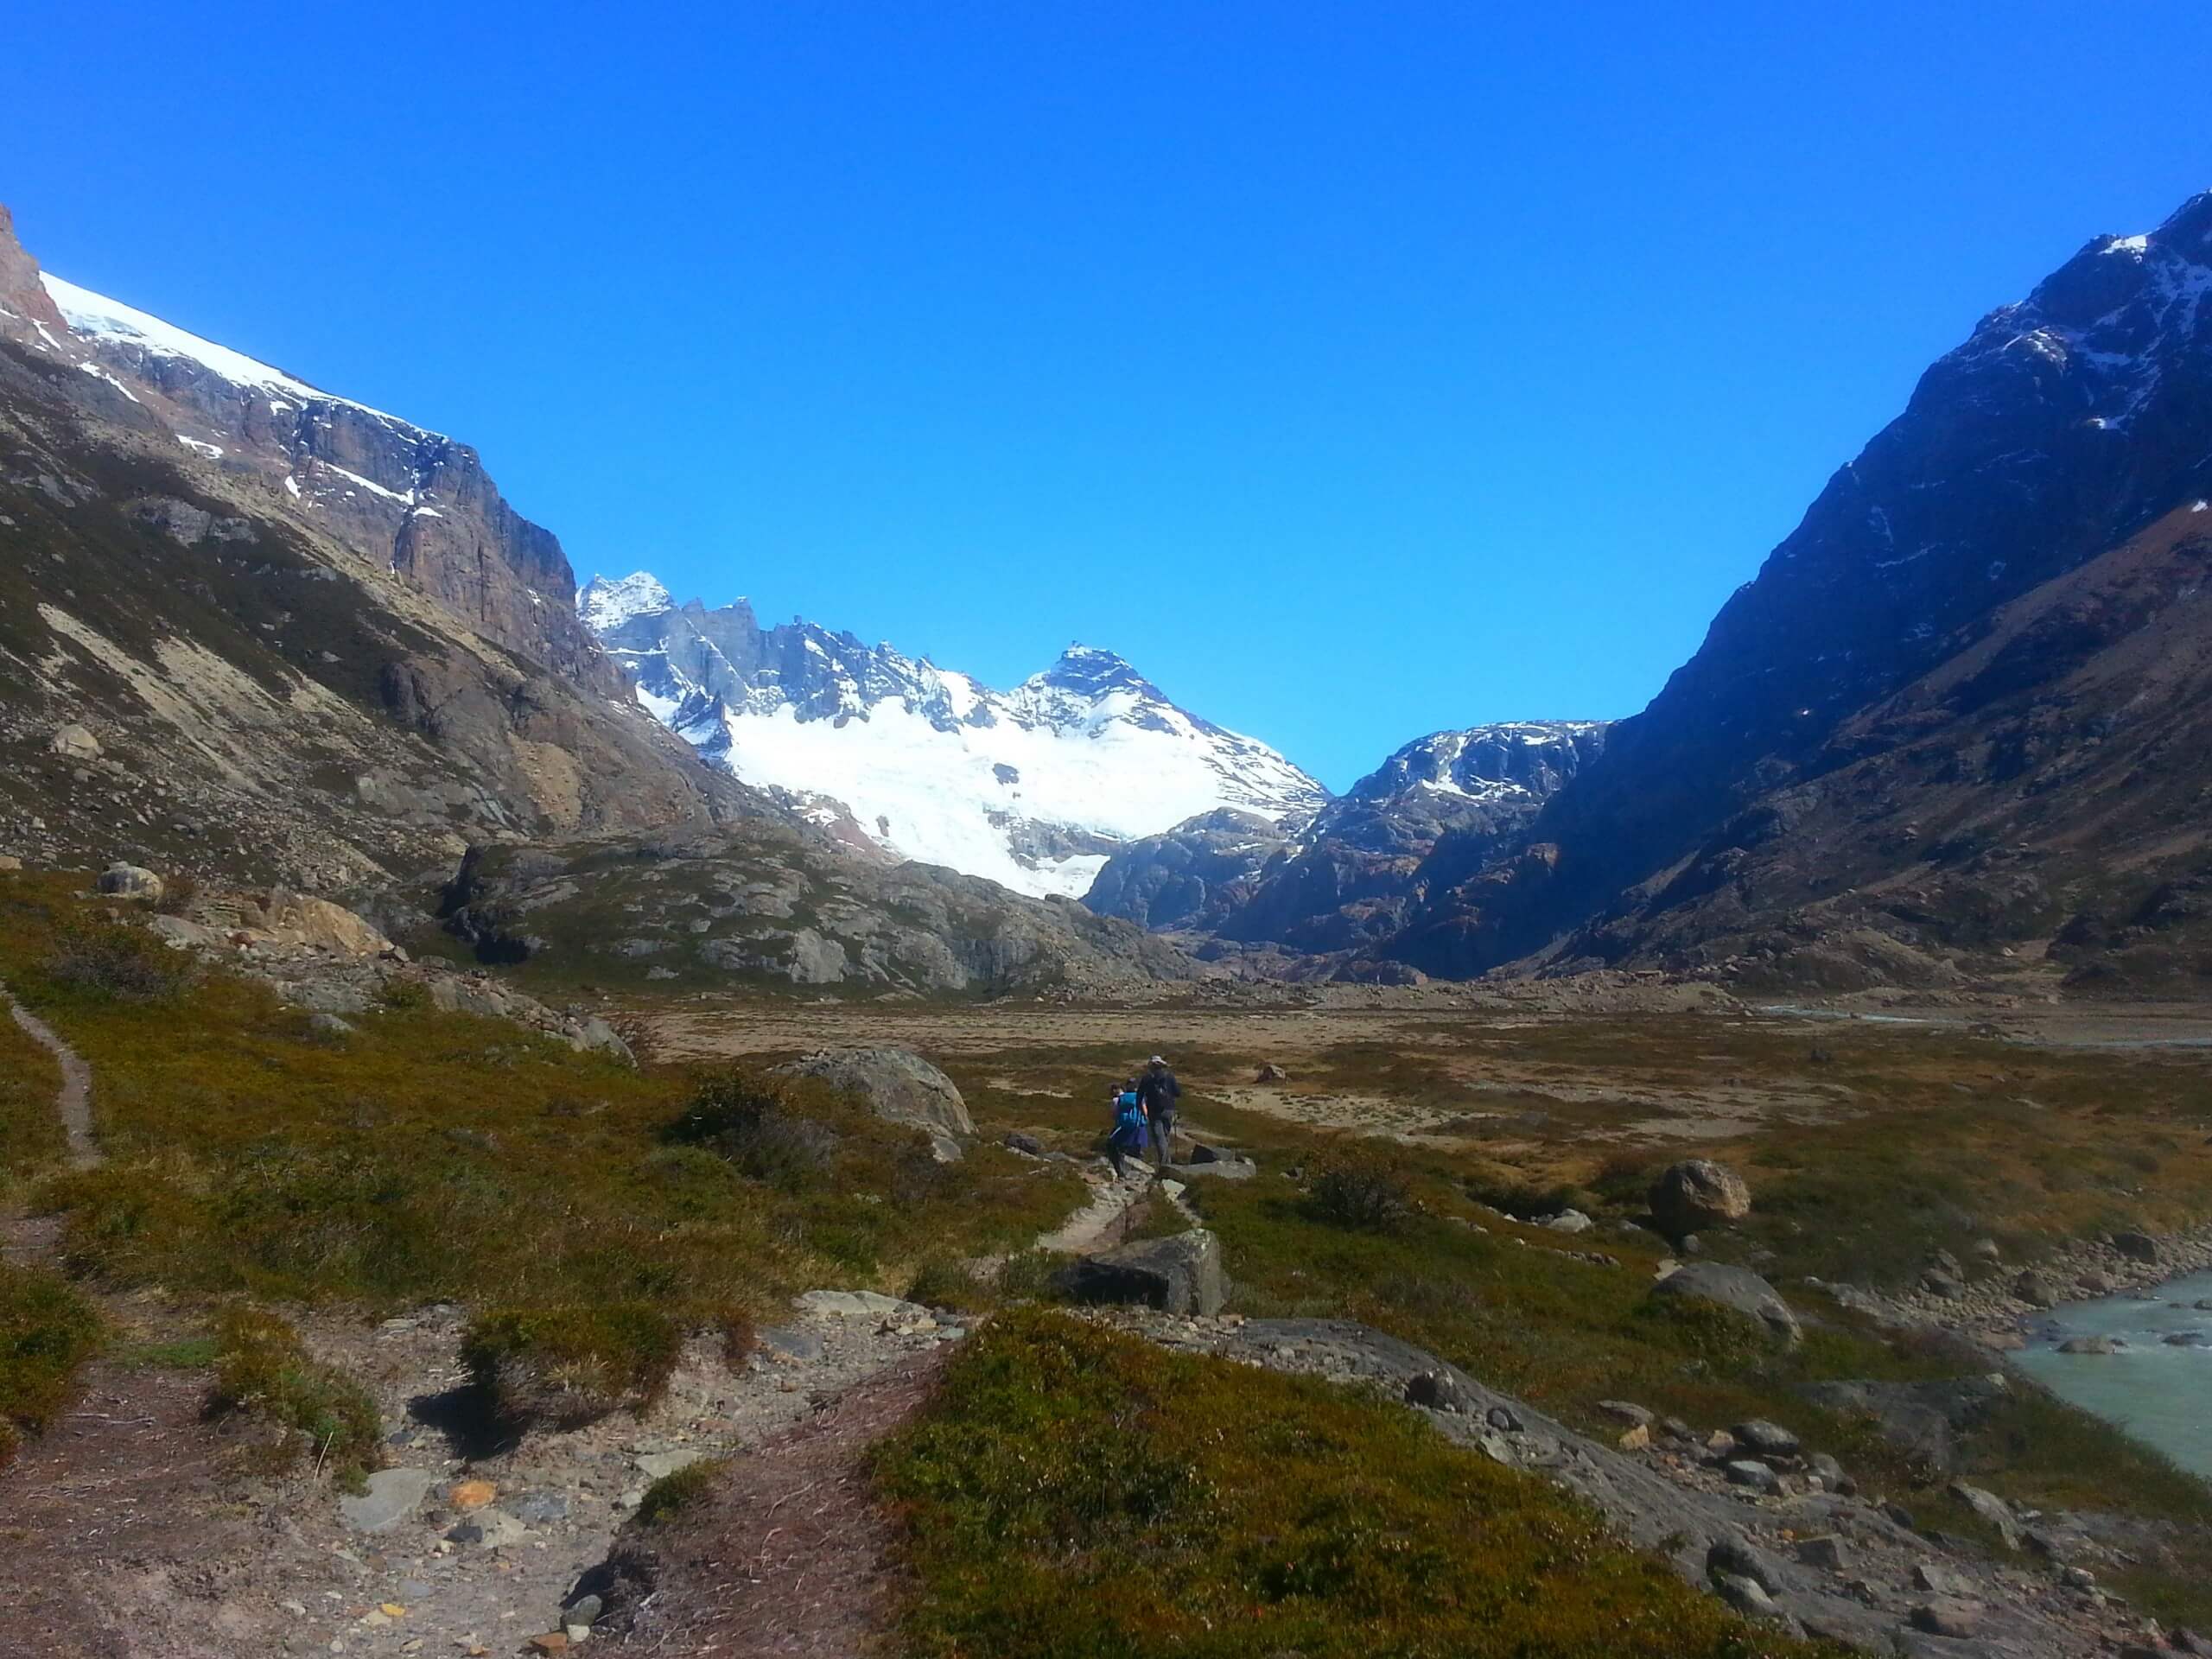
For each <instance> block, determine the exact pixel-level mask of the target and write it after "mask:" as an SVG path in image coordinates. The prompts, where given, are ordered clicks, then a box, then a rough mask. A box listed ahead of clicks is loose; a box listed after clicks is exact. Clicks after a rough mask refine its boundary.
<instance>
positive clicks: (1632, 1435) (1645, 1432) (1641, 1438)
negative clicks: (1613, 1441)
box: [1618, 1423, 1651, 1452]
mask: <svg viewBox="0 0 2212 1659" xmlns="http://www.w3.org/2000/svg"><path fill="white" fill-rule="evenodd" d="M1618 1445H1619V1446H1620V1449H1621V1450H1622V1451H1624V1452H1643V1451H1646V1450H1648V1449H1649V1447H1650V1445H1651V1430H1650V1428H1649V1426H1647V1425H1645V1424H1643V1423H1638V1424H1637V1426H1636V1427H1634V1428H1631V1429H1628V1430H1625V1431H1624V1433H1622V1435H1621V1437H1620V1440H1619V1441H1618Z"/></svg>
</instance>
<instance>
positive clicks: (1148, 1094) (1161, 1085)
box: [1137, 1054, 1183, 1169]
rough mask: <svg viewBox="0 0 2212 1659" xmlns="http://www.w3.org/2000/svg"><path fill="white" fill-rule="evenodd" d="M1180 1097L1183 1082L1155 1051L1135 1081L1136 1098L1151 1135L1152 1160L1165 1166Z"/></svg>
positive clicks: (1167, 1162) (1171, 1159) (1170, 1158)
mask: <svg viewBox="0 0 2212 1659" xmlns="http://www.w3.org/2000/svg"><path fill="white" fill-rule="evenodd" d="M1182 1098H1183V1085H1182V1084H1179V1083H1178V1082H1176V1081H1175V1074H1174V1073H1173V1071H1169V1070H1168V1069H1167V1062H1166V1060H1164V1059H1162V1058H1160V1056H1159V1055H1157V1054H1155V1055H1154V1056H1153V1057H1152V1058H1151V1060H1150V1062H1149V1063H1147V1065H1146V1066H1145V1069H1144V1077H1142V1079H1141V1080H1140V1081H1139V1083H1138V1084H1137V1099H1138V1101H1139V1102H1140V1103H1141V1104H1142V1105H1143V1107H1144V1115H1145V1122H1146V1126H1147V1128H1148V1129H1149V1130H1150V1131H1151V1135H1152V1150H1153V1161H1154V1163H1156V1164H1157V1165H1158V1166H1160V1168H1162V1169H1165V1168H1166V1167H1167V1166H1168V1165H1169V1164H1170V1163H1172V1162H1173V1161H1174V1159H1173V1149H1172V1148H1171V1147H1170V1146H1169V1145H1168V1137H1169V1136H1171V1135H1173V1134H1174V1133H1175V1114H1176V1111H1177V1109H1178V1103H1179V1102H1180V1101H1181V1099H1182Z"/></svg>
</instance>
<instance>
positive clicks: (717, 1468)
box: [638, 1458, 729, 1527]
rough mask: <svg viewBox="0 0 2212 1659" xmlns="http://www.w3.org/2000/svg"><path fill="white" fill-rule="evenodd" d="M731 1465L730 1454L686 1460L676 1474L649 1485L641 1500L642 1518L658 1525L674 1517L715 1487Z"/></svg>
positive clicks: (700, 1499)
mask: <svg viewBox="0 0 2212 1659" xmlns="http://www.w3.org/2000/svg"><path fill="white" fill-rule="evenodd" d="M728 1467H729V1459H728V1458H702V1459H700V1460H699V1461H698V1462H696V1463H687V1464H685V1465H683V1467H682V1468H681V1469H678V1470H677V1471H676V1472H675V1473H673V1474H668V1475H663V1476H662V1477H661V1478H659V1479H658V1480H657V1481H655V1482H653V1484H652V1485H650V1486H648V1487H646V1488H645V1496H644V1497H641V1498H639V1500H638V1519H639V1522H642V1523H643V1524H644V1525H645V1526H648V1527H657V1526H660V1525H662V1524H663V1523H664V1522H669V1521H672V1520H674V1519H675V1518H676V1517H677V1516H679V1515H681V1514H683V1512H684V1511H685V1510H689V1509H691V1508H694V1507H695V1506H696V1505H697V1504H698V1503H700V1502H702V1500H703V1499H704V1498H705V1497H706V1496H707V1495H708V1494H709V1492H711V1491H714V1490H715V1482H716V1481H717V1480H719V1479H721V1476H722V1471H724V1470H726V1469H728Z"/></svg>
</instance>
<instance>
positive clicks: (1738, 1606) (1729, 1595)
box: [1713, 1573, 1781, 1618]
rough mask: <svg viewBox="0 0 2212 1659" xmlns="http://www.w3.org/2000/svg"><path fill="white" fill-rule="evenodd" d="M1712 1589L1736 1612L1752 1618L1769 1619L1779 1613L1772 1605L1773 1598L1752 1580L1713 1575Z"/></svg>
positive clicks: (1732, 1575) (1733, 1576)
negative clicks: (1746, 1614)
mask: <svg viewBox="0 0 2212 1659" xmlns="http://www.w3.org/2000/svg"><path fill="white" fill-rule="evenodd" d="M1713 1590H1714V1591H1715V1592H1717V1593H1718V1594H1719V1597H1720V1599H1721V1600H1723V1601H1725V1602H1726V1603H1727V1604H1728V1605H1730V1606H1731V1607H1733V1608H1734V1609H1735V1610H1736V1611H1738V1612H1739V1613H1748V1614H1749V1615H1750V1616H1751V1617H1752V1618H1767V1617H1770V1616H1772V1615H1773V1614H1775V1613H1777V1612H1779V1611H1781V1609H1779V1608H1777V1606H1776V1605H1774V1598H1773V1597H1771V1596H1770V1595H1768V1594H1767V1592H1766V1590H1765V1588H1764V1586H1762V1585H1760V1584H1758V1583H1757V1582H1756V1581H1754V1580H1751V1579H1745V1578H1738V1576H1737V1575H1736V1574H1735V1573H1714V1574H1713Z"/></svg>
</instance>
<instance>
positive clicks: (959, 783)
mask: <svg viewBox="0 0 2212 1659" xmlns="http://www.w3.org/2000/svg"><path fill="white" fill-rule="evenodd" d="M576 608H577V613H578V615H579V616H580V617H581V618H582V620H583V623H584V626H586V627H588V629H590V630H591V632H593V633H594V634H595V635H596V636H597V637H598V639H599V640H600V643H601V645H603V646H604V647H605V648H606V650H607V652H608V654H609V655H610V656H612V657H613V658H614V659H615V660H616V661H617V662H619V663H620V664H622V665H623V667H625V668H626V669H627V670H628V671H630V673H631V675H632V677H633V679H634V680H635V683H636V686H637V696H638V700H639V702H641V703H643V704H644V705H645V707H646V708H647V709H650V710H652V713H653V714H654V715H656V716H658V718H659V719H660V720H661V721H663V722H664V723H665V724H666V725H667V726H668V727H669V728H671V729H672V730H673V731H675V732H676V733H677V734H679V735H681V736H683V738H685V739H686V740H688V741H690V743H691V744H693V745H694V747H696V748H697V749H698V751H699V752H700V753H702V755H704V756H706V757H707V758H709V760H712V761H713V762H714V763H715V765H717V766H721V767H722V768H724V769H725V770H727V771H728V772H730V773H731V774H732V775H733V776H734V777H736V778H737V779H740V780H741V781H743V782H745V783H747V784H752V785H756V786H760V787H766V788H772V789H777V790H781V791H785V792H787V793H789V794H791V795H792V796H795V797H797V798H799V799H800V801H801V802H802V803H803V804H804V806H805V807H806V809H807V810H809V811H810V814H812V815H813V816H815V817H817V819H818V821H821V822H823V823H825V824H834V825H836V826H838V827H840V828H842V829H843V830H844V832H845V833H846V834H847V835H848V836H858V837H860V838H862V839H864V840H865V841H866V842H868V843H870V844H871V845H873V846H874V847H875V848H877V849H880V851H882V852H883V853H885V854H887V855H891V856H893V857H896V858H901V859H913V860H918V861H921V862H924V863H931V864H942V865H945V866H947V867H949V868H952V869H956V870H959V871H962V872H963V873H965V874H971V875H981V876H985V877H988V878H989V879H990V880H995V881H997V882H999V883H1000V884H1001V885H1002V886H1004V887H1010V888H1013V889H1014V891H1016V892H1019V893H1029V894H1033V895H1037V896H1049V895H1053V894H1058V895H1062V896H1065V897H1068V898H1080V897H1082V896H1083V895H1084V893H1087V892H1088V891H1089V890H1090V885H1091V882H1092V881H1093V880H1094V879H1095V878H1096V875H1097V874H1098V872H1099V870H1100V869H1101V868H1103V867H1104V865H1105V863H1106V861H1107V859H1108V858H1109V856H1110V855H1112V854H1113V853H1114V852H1115V851H1116V850H1117V849H1120V848H1122V846H1125V845H1127V844H1128V843H1129V842H1134V841H1136V840H1138V839H1140V838H1141V837H1143V836H1151V835H1155V834H1158V833H1160V831H1162V830H1165V829H1168V828H1170V827H1171V826H1173V825H1174V824H1177V823H1182V822H1183V821H1184V820H1185V819H1187V818H1191V817H1197V816H1199V815H1201V814H1204V813H1208V812H1212V811H1217V810H1223V809H1234V810H1239V811H1243V812H1248V813H1255V814H1257V815H1260V816H1261V817H1264V818H1266V819H1268V820H1270V821H1274V822H1281V821H1287V823H1289V824H1290V825H1291V826H1292V827H1295V826H1297V825H1300V824H1302V823H1306V822H1307V821H1309V820H1310V819H1311V818H1312V817H1313V815H1314V814H1315V813H1316V812H1317V811H1319V810H1320V809H1321V807H1322V806H1323V805H1324V804H1325V803H1326V802H1327V801H1328V799H1329V793H1328V791H1327V790H1325V788H1323V787H1322V785H1320V784H1319V783H1317V782H1316V781H1315V780H1314V779H1312V778H1310V777H1308V776H1307V775H1306V773H1305V772H1301V771H1300V770H1299V768H1298V767H1296V766H1294V765H1292V764H1291V763H1290V762H1289V761H1288V760H1285V759H1284V758H1283V757H1282V756H1281V754H1279V753H1276V752H1275V751H1274V749H1272V748H1269V747H1268V746H1267V745H1266V744H1264V743H1262V742H1260V741H1257V740H1256V739H1254V738H1249V737H1244V736H1242V735H1240V734H1236V733H1235V732H1231V731H1228V730H1225V729H1224V728H1221V727H1219V726H1216V725H1214V724H1213V723H1212V722H1211V721H1205V720H1202V719H1199V718H1198V716H1196V715H1192V714H1189V713H1187V712H1185V710H1183V709H1179V708H1178V707H1176V705H1175V704H1174V703H1173V702H1171V701H1169V699H1168V698H1167V696H1166V695H1165V694H1164V693H1163V692H1161V691H1160V689H1159V688H1158V687H1157V686H1155V685H1154V684H1153V683H1151V682H1150V681H1148V680H1147V679H1146V678H1145V677H1143V676H1142V675H1141V674H1139V673H1138V672H1137V671H1136V670H1135V669H1134V668H1133V667H1131V666H1130V665H1129V664H1128V663H1127V662H1125V661H1124V660H1123V659H1122V658H1120V657H1117V656H1116V655H1115V654H1114V653H1113V652H1108V651H1101V650H1097V649H1096V648H1094V647H1090V646H1087V645H1071V646H1070V647H1069V648H1068V649H1067V650H1066V651H1065V652H1063V653H1062V654H1061V656H1060V658H1059V659H1058V661H1057V662H1055V663H1054V664H1052V666H1051V667H1049V668H1047V669H1046V670H1045V671H1043V672H1041V673H1039V674H1036V675H1033V676H1032V677H1030V678H1028V679H1027V680H1024V681H1023V682H1022V683H1020V685H1017V686H1015V687H1014V688H1013V689H1012V690H1007V691H1000V690H993V689H991V688H989V687H987V686H984V685H982V684H981V683H978V682H977V681H976V680H975V679H974V678H973V677H970V676H969V675H966V674H963V673H960V672H958V671H954V670H951V669H944V668H940V667H938V665H937V664H934V663H931V662H930V661H929V660H928V659H927V658H912V657H908V656H906V655H904V654H903V653H901V652H898V651H897V650H895V649H893V647H892V646H890V645H866V644H864V643H862V642H861V640H860V639H857V638H855V636H854V635H852V634H850V633H842V632H831V631H830V630H829V629H827V628H824V627H821V626H817V625H816V624H814V623H811V622H807V621H804V620H794V621H791V622H789V623H785V624H781V625H779V626H774V627H769V628H763V627H762V626H760V623H759V622H758V620H756V619H755V617H754V615H753V608H752V607H751V606H750V605H749V604H747V602H746V601H743V600H738V601H734V602H733V603H731V604H728V605H725V606H721V607H716V608H715V609H711V610H710V609H709V608H708V607H706V606H705V605H703V604H702V603H701V602H700V601H696V600H694V601H690V603H688V604H683V605H678V604H677V603H676V601H675V600H674V599H673V597H672V596H671V594H669V592H668V591H667V589H666V588H664V587H662V586H661V584H660V583H659V582H657V581H655V580H654V579H653V578H652V576H650V575H646V574H645V573H644V572H639V573H638V574H636V575H630V576H626V577H624V578H622V579H621V580H620V581H610V580H608V579H607V578H606V577H603V576H602V577H597V578H594V580H593V581H592V582H590V583H588V584H587V585H586V587H585V588H583V590H582V592H581V593H580V594H578V595H577V599H576Z"/></svg>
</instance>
